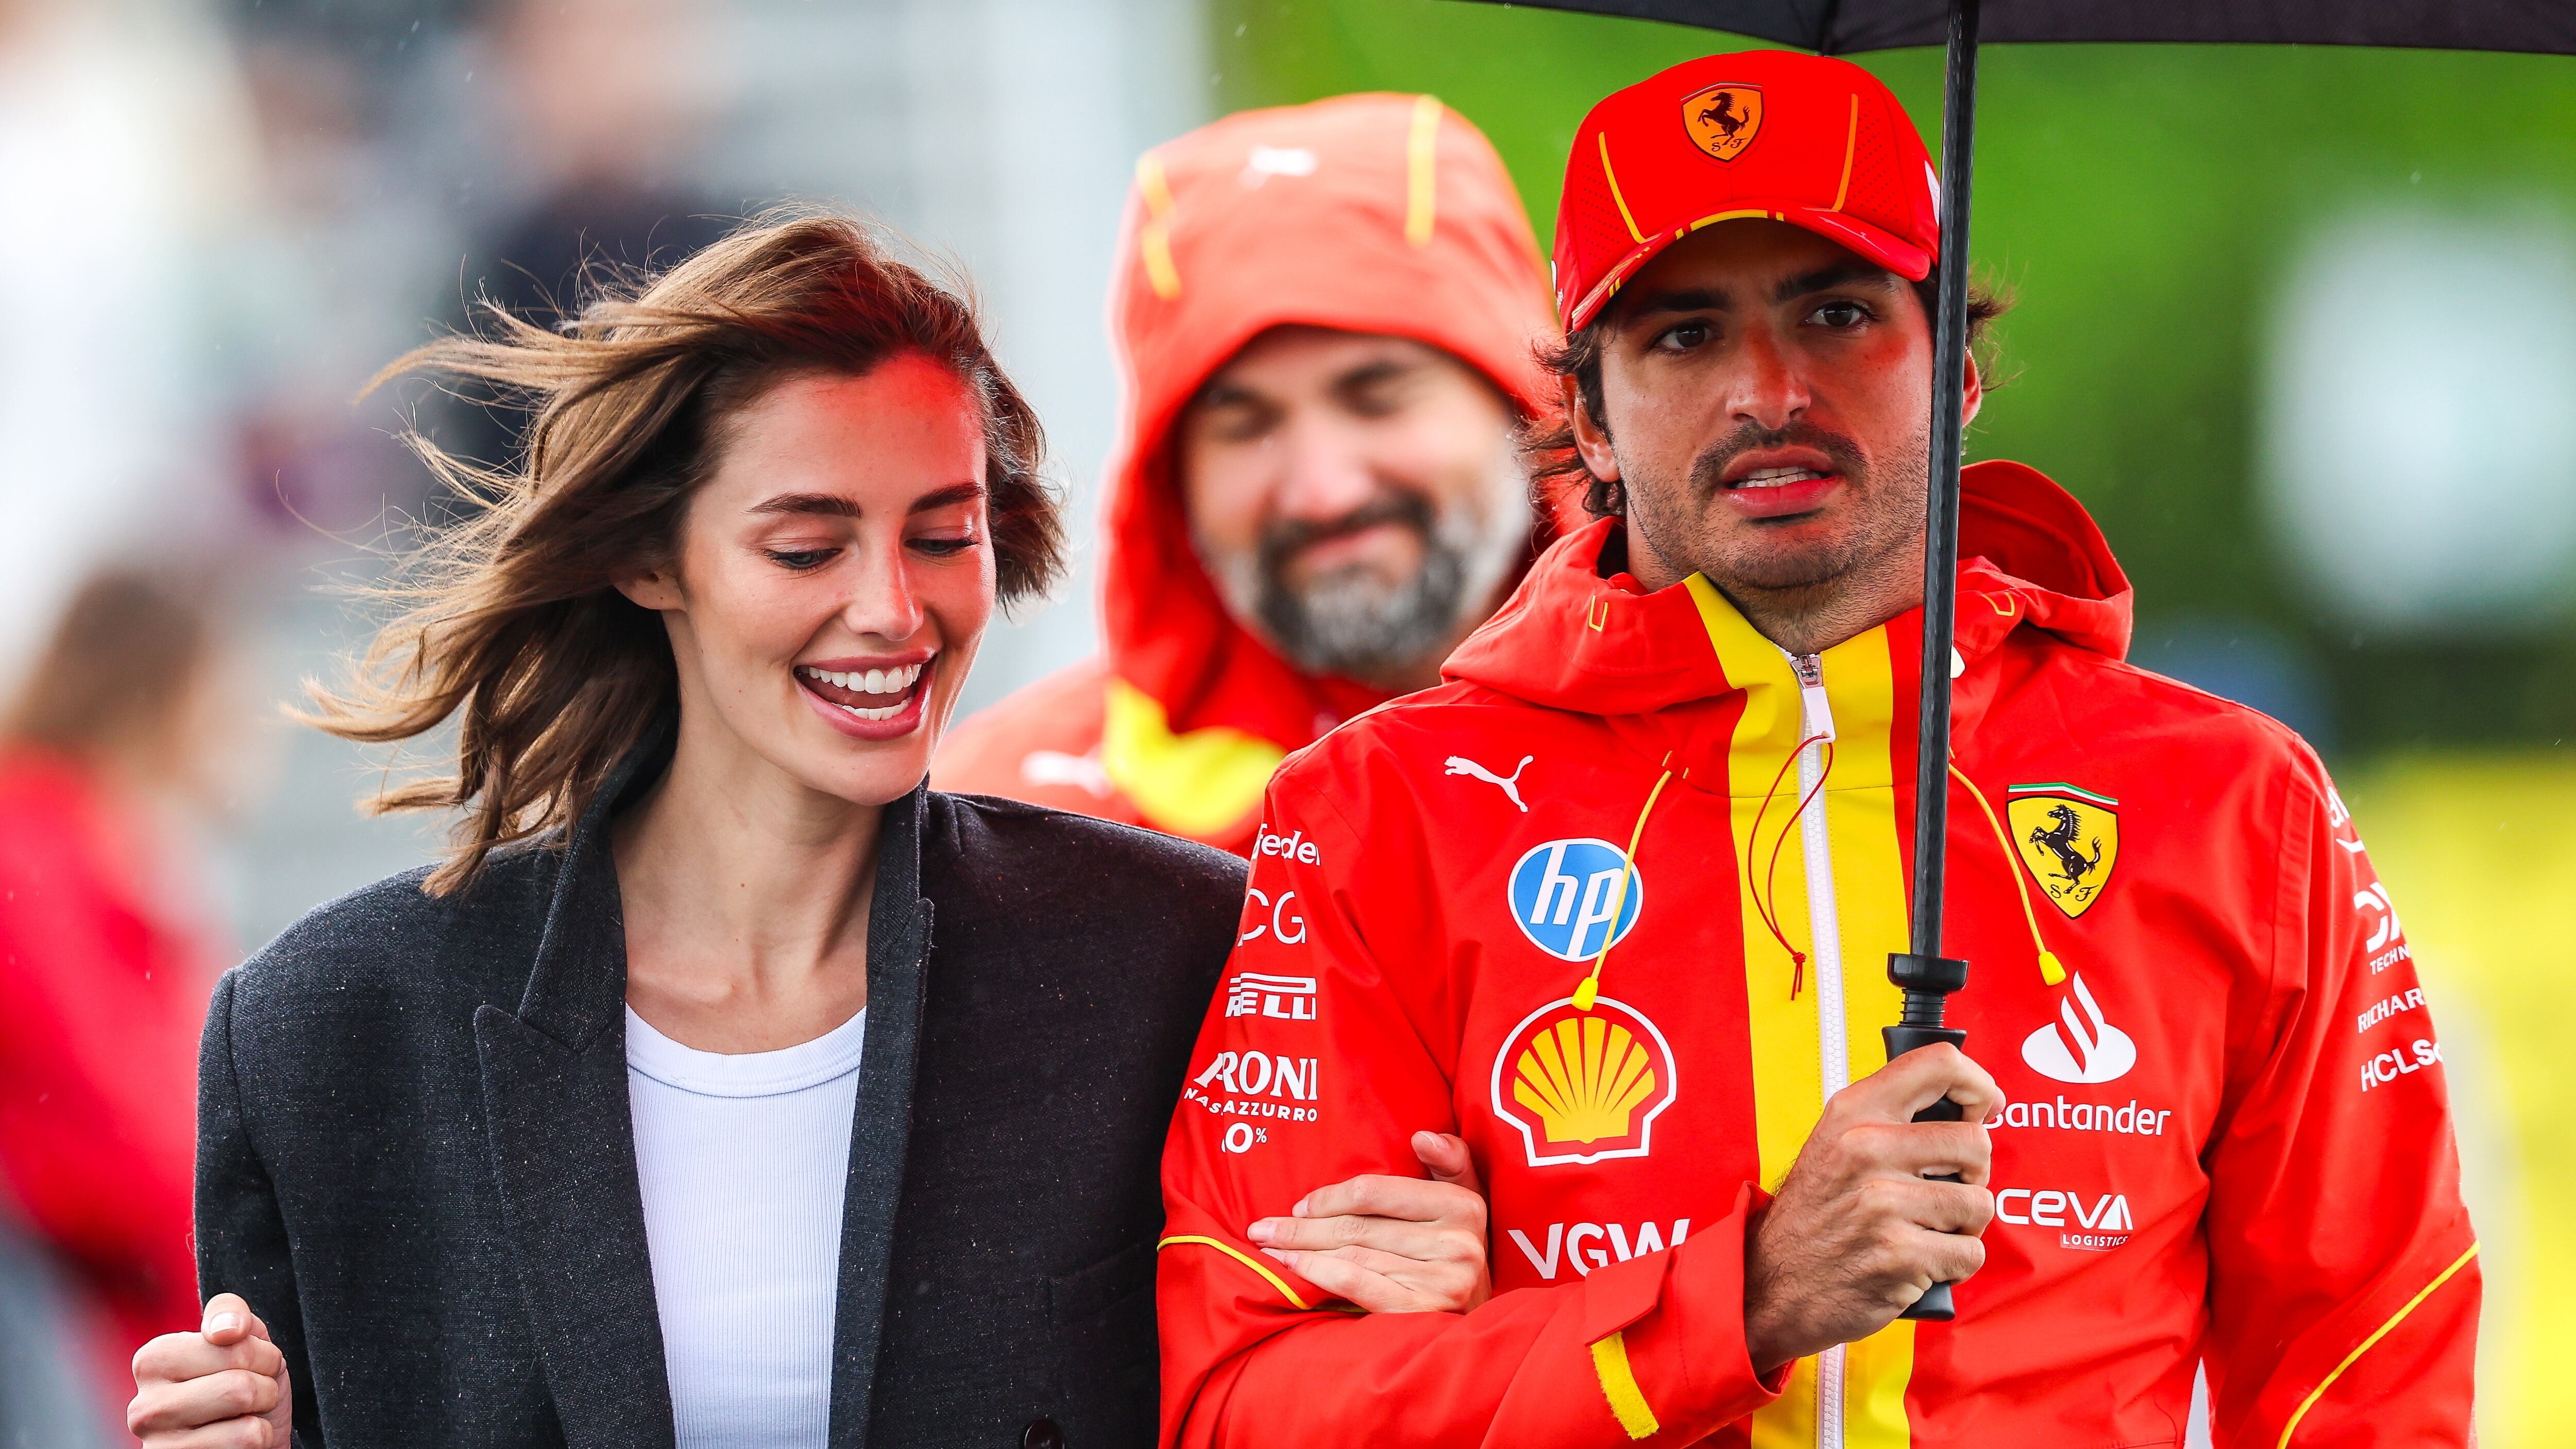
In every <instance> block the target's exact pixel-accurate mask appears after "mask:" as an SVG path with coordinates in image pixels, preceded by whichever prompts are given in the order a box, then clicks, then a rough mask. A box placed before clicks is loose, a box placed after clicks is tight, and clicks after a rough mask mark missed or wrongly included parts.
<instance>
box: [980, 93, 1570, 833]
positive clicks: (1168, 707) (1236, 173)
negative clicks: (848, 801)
mask: <svg viewBox="0 0 2576 1449" xmlns="http://www.w3.org/2000/svg"><path fill="white" fill-rule="evenodd" d="M1119 255H1120V257H1121V259H1122V261H1121V268H1120V271H1119V274H1118V278H1117V280H1116V283H1115V285H1114V288H1113V291H1112V295H1111V297H1110V320H1111V325H1112V328H1113V331H1114V334H1115V341H1116V344H1117V348H1118V354H1119V357H1120V359H1121V361H1122V362H1123V364H1124V367H1125V374H1126V377H1125V380H1126V389H1125V394H1126V397H1125V403H1126V418H1125V427H1124V430H1123V436H1122V439H1121V441H1120V444H1119V446H1118V450H1117V453H1116V455H1115V458H1114V460H1113V462H1112V465H1111V470H1110V484H1109V498H1108V504H1107V509H1106V522H1107V540H1108V546H1107V549H1106V558H1105V561H1104V570H1105V573H1106V575H1107V580H1106V589H1105V609H1104V618H1103V623H1104V630H1103V632H1104V634H1105V636H1106V650H1105V653H1104V654H1103V655H1102V656H1101V657H1099V658H1096V659H1092V660H1088V661H1085V662H1083V663H1081V664H1077V665H1074V666H1072V667H1071V668H1068V669H1065V670H1062V671H1060V672H1058V673H1056V674H1054V675H1052V676H1049V677H1048V678H1046V679H1043V680H1040V681H1039V682H1037V683H1036V684H1033V685H1030V686H1028V687H1027V688H1025V689H1022V690H1020V691H1019V692H1018V693H1016V694H1014V695H1012V696H1011V697H1010V698H1008V699H1006V700H1003V701H1002V702H1001V703H999V704H997V705H995V706H994V707H993V708H991V709H988V710H985V711H984V712H982V713H981V714H979V715H977V716H976V717H975V718H973V719H971V720H969V721H967V722H966V723H965V724H964V725H962V726H961V727H959V728H958V729H957V730H956V731H955V732H954V733H953V734H952V735H951V736H950V737H949V740H948V742H947V744H946V745H945V746H944V747H943V748H942V750H941V753H940V756H939V760H938V762H937V764H936V767H935V769H934V772H933V783H935V784H937V785H938V786H939V787H940V788H942V789H948V790H970V791H983V792H987V793H991V794H999V795H1009V796H1015V797H1017V798H1020V799H1026V800H1033V801H1036V802H1038V803H1041V804H1046V805H1052V806H1056V807H1058V808H1062V809H1068V810H1078V811H1082V812H1084V813H1087V814H1092V815H1100V816H1106V817H1108V818H1110V819H1113V820H1120V821H1124V822H1126V823H1129V824H1137V825H1146V826H1151V827H1153V828H1155V829H1159V830H1165V831H1169V832H1172V833H1174V834H1178V835H1186V836H1191V837H1193V838H1196V839H1199V840H1202V841H1205V842H1207V843H1209V844H1212V845H1217V846H1221V847H1223V848H1225V849H1229V850H1232V851H1235V852H1236V853H1238V854H1248V853H1249V852H1250V851H1251V849H1252V846H1253V828H1254V826H1255V824H1256V823H1257V821H1258V818H1259V808H1258V807H1259V805H1260V800H1261V790H1262V787H1263V786H1264V785H1265V784H1266V783H1268V781H1269V778H1270V774H1271V772H1272V771H1273V770H1274V769H1276V768H1277V767H1278V764H1279V762H1280V760H1281V759H1282V758H1284V757H1285V756H1286V754H1287V753H1288V752H1289V751H1290V750H1293V749H1297V748H1299V747H1301V746H1304V745H1306V744H1308V743H1309V742H1311V741H1313V740H1314V739H1315V738H1316V737H1317V736H1318V735H1320V734H1322V733H1323V732H1324V731H1325V730H1328V729H1330V728H1332V727H1333V726H1334V725H1336V724H1338V723H1340V722H1341V721H1342V720H1344V719H1347V718H1349V717H1350V716H1352V715H1354V714H1357V713H1359V712H1360V711H1362V710H1364V709H1367V708H1369V707H1371V706H1373V705H1376V704H1378V703H1380V702H1382V701H1384V700H1386V699H1388V698H1390V697H1391V696H1393V695H1396V694H1400V693H1403V692H1405V691H1408V690H1412V689H1419V688H1422V687H1424V686H1426V685H1429V684H1432V683H1435V682H1437V680H1438V669H1439V662H1440V660H1441V659H1442V658H1443V657H1445V656H1446V655H1447V654H1448V653H1449V651H1450V650H1451V649H1452V648H1453V647H1454V646H1455V645H1456V644H1457V643H1458V642H1459V641H1460V640H1461V639H1463V638H1464V637H1465V636H1466V634H1467V632H1468V631H1469V630H1470V629H1472V628H1474V627H1475V625H1476V624H1477V623H1479V622H1481V621H1482V620H1483V619H1484V618H1485V616H1486V615H1487V614H1488V613H1490V612H1491V611H1492V610H1493V607H1494V605H1495V604H1496V603H1498V602H1499V601H1500V599H1501V596H1502V593H1503V591H1504V590H1505V589H1507V588H1509V587H1510V585H1511V583H1512V581H1513V579H1514V578H1515V577H1516V576H1517V575H1518V574H1519V572H1520V571H1521V570H1522V569H1523V568H1524V567H1526V565H1527V563H1528V560H1529V558H1530V554H1531V534H1532V529H1531V511H1530V505H1529V502H1528V493H1529V484H1528V478H1527V475H1526V473H1525V472H1524V470H1523V467H1522V465H1521V462H1520V459H1519V457H1518V456H1517V454H1516V452H1515V449H1514V447H1513V432H1514V428H1515V426H1516V424H1517V423H1518V422H1519V421H1520V420H1521V419H1523V418H1525V417H1527V416H1530V415H1531V414H1532V413H1533V412H1534V411H1536V410H1537V409H1538V408H1539V406H1540V404H1541V403H1542V401H1543V400H1546V399H1550V398H1552V397H1553V395H1554V388H1553V384H1552V383H1551V382H1549V380H1548V379H1547V378H1546V376H1545V375H1544V373H1543V372H1542V371H1541V369H1540V368H1539V367H1538V365H1537V361H1536V349H1537V348H1538V347H1539V346H1540V345H1542V344H1544V343H1546V342H1548V341H1550V340H1551V339H1552V338H1553V336H1554V332H1555V327H1554V319H1553V317H1552V316H1551V314H1550V312H1549V308H1548V300H1547V289H1546V284H1545V282H1544V281H1543V280H1542V279H1541V274H1540V271H1539V267H1538V248H1537V244H1536V242H1535V241H1534V240H1533V239H1532V237H1531V235H1530V231H1529V222H1528V220H1527V219H1526V217H1525V216H1524V215H1523V213H1522V210H1521V205H1520V198H1519V196H1518V194H1517V193H1516V192H1514V190H1513V189H1512V184H1511V179H1510V177H1509V176H1508V175H1506V174H1505V172H1504V171H1503V168H1502V163H1501V161H1500V160H1499V159H1498V158H1497V157H1496V156H1495V155H1494V152H1493V148H1492V147H1491V146H1489V145H1488V144H1486V141H1485V138H1484V137H1483V136H1482V135H1481V134H1479V133H1478V132H1477V131H1476V129H1475V127H1473V126H1471V125H1469V124H1468V123H1467V122H1466V121H1465V120H1464V119H1463V118H1461V117H1459V116H1458V115H1456V114H1455V113H1453V112H1450V111H1448V110H1446V109H1445V108H1443V107H1442V106H1441V104H1440V103H1439V102H1438V101H1437V100H1434V99H1433V98H1431V97H1429V96H1398V95H1358V96H1341V97H1336V98H1334V99H1331V100H1325V101H1318V102H1315V103H1313V104H1311V105H1304V106H1291V107H1283V108H1279V109H1275V110H1263V111H1249V112H1245V113H1242V114H1240V115H1234V116H1229V117H1227V118H1225V119H1224V120H1221V121H1218V122H1215V123H1214V124H1211V125H1208V126H1205V127H1202V128H1200V129H1199V130H1197V131H1194V132H1191V133H1190V134H1189V135H1186V136H1183V137H1181V138H1180V139H1178V140H1175V141H1172V142H1170V143H1169V144H1166V145H1164V146H1160V147H1157V148H1156V149H1154V150H1153V151H1150V152H1148V153H1146V155H1145V156H1144V158H1143V159H1142V160H1140V161H1139V162H1138V163H1137V168H1136V186H1135V190H1134V193H1133V195H1132V196H1131V197H1130V199H1129V203H1128V211H1127V222H1126V230H1125V236H1124V239H1123V241H1122V243H1121V246H1120V251H1119Z"/></svg>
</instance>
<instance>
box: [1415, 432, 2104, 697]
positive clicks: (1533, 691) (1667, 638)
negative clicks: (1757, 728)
mask: <svg viewBox="0 0 2576 1449" xmlns="http://www.w3.org/2000/svg"><path fill="white" fill-rule="evenodd" d="M1960 485H1961V504H1960V540H1959V552H1960V555H1961V557H1962V558H1963V559H1964V560H1965V562H1963V563H1962V564H1961V566H1960V573H1959V604H1958V630H1957V636H1956V637H1957V640H1958V648H1959V652H1960V654H1961V656H1962V657H1963V658H1964V659H1965V660H1966V661H1967V663H1968V664H1969V666H1970V668H1971V671H1972V674H1971V678H1973V677H1974V676H1973V669H1974V666H1975V665H1976V663H1977V662H1978V661H1979V660H1981V659H1983V658H1984V657H1986V656H1987V655H1989V654H1992V653H1993V652H1994V651H1995V650H1996V649H1997V648H1999V647H2000V646H2001V645H2002V643H2003V641H2004V639H2005V638H2006V637H2007V636H2009V635H2010V634H2011V633H2012V632H2013V631H2014V630H2016V629H2020V628H2024V627H2029V628H2036V629H2042V630H2045V631H2047V632H2049V633H2051V634H2054V635H2057V636H2058V637H2059V638H2061V639H2063V640H2065V641H2066V642H2068V643H2070V644H2074V645H2076V646H2078V647H2080V648H2085V649H2090V650H2093V651H2095V652H2098V653H2102V654H2107V655H2110V656H2111V657H2113V658H2118V657H2120V656H2121V655H2122V654H2124V653H2126V652H2127V649H2128V644H2129V627H2130V617H2131V600H2132V595H2131V592H2130V589H2129V581H2128V578H2127V577H2126V576H2125V575H2124V574H2122V573H2121V571H2120V566H2119V563H2118V562H2117V561H2116V560H2114V559H2113V558H2112V557H2111V551H2110V547H2109V545H2107V544H2106V543H2104V542H2103V539H2102V534H2101V530H2100V529H2098V528H2096V527H2095V526H2094V524H2093V520H2092V518H2091V517H2090V516H2089V515H2087V514H2086V513H2085V511H2084V508H2083V505H2081V504H2079V503H2077V502H2076V501H2075V499H2074V498H2072V497H2070V496H2069V495H2068V494H2067V493H2066V492H2065V491H2064V490H2062V489H2060V488H2059V487H2058V486H2057V485H2056V484H2054V483H2052V482H2050V481H2049V480H2048V479H2047V478H2045V477H2043V476H2041V475H2040V474H2039V473H2038V472H2037V471H2036V470H2034V469H2031V468H2027V467H2024V466H2023V465H2021V464H2019V463H2005V462H1988V463H1979V464H1976V465H1974V466H1972V467H1970V468H1969V469H1967V470H1966V472H1965V473H1963V474H1962V475H1961V479H1960ZM1618 527H1619V521H1618V520H1617V519H1610V518H1605V519H1601V520H1598V521H1596V522H1594V523H1593V524H1591V525H1589V526H1588V527H1586V528H1584V529H1583V530H1581V531H1580V532H1578V533H1574V534H1572V535H1569V536H1568V537H1566V538H1564V539H1562V540H1559V541H1558V542H1557V543H1556V544H1555V546H1553V547H1551V548H1550V549H1549V550H1548V551H1547V552H1546V553H1545V554H1544V555H1542V556H1541V557H1540V559H1539V561H1538V563H1537V565H1536V566H1534V567H1533V568H1532V569H1531V570H1530V573H1529V576H1528V577H1527V578H1526V579H1524V580H1523V581H1522V583H1521V586H1520V588H1519V589H1517V590H1515V591H1514V592H1513V594H1512V597H1511V599H1510V600H1509V601H1508V602H1507V603H1505V604H1504V606H1503V607H1502V609H1501V610H1499V611H1497V612H1496V613H1495V615H1494V617H1493V618H1492V619H1490V620H1488V621H1486V623H1485V625H1484V626H1483V627H1482V628H1480V629H1478V630H1477V631H1476V632H1475V633H1474V634H1473V635H1470V636H1469V637H1468V639H1467V642H1466V643H1464V644H1461V645H1460V646H1458V651H1457V652H1456V653H1455V654H1452V655H1451V656H1450V657H1449V661H1448V663H1447V664H1446V665H1444V666H1443V667H1442V670H1441V672H1442V674H1443V675H1444V676H1445V677H1447V678H1450V679H1457V680H1462V681H1465V682H1467V683H1471V684H1479V685H1483V686H1485V687H1486V688H1489V689H1494V690H1497V691H1500V692H1501V693H1504V694H1508V695H1512V696H1514V697H1515V698H1519V699H1524V700H1527V701H1529V702H1530V703H1533V704H1540V705H1546V706H1548V707H1550V708H1554V709H1566V710H1574V711H1578V712H1580V713H1584V714H1594V715H1631V714H1647V713H1652V712H1654V711H1656V710H1661V709H1665V708H1668V707H1671V706H1674V705H1680V704H1686V703H1689V702H1691V701H1693V700H1700V699H1708V698H1712V697H1714V696H1717V695H1720V694H1726V693H1730V692H1734V691H1737V690H1745V689H1751V688H1756V687H1758V685H1759V684H1760V683H1761V682H1762V681H1761V678H1760V677H1756V676H1754V675H1748V677H1741V678H1731V677H1730V676H1729V672H1728V660H1727V659H1725V658H1723V657H1721V653H1720V651H1719V650H1717V649H1715V648H1713V647H1712V644H1711V639H1712V635H1711V632H1710V630H1709V629H1708V627H1707V620H1706V616H1705V613H1704V608H1705V606H1706V604H1707V602H1708V601H1707V598H1706V597H1705V596H1706V595H1709V594H1712V593H1713V592H1714V591H1712V590H1709V589H1708V588H1707V586H1706V584H1705V583H1704V582H1702V581H1699V580H1697V579H1691V580H1685V581H1683V582H1682V583H1678V584H1674V585H1672V586H1671V587H1669V588H1665V589H1659V590H1655V591H1653V592H1648V591H1645V590H1643V589H1640V588H1638V587H1637V586H1636V584H1635V582H1634V581H1633V580H1631V579H1629V578H1628V577H1627V575H1625V574H1619V575H1617V576H1616V577H1613V578H1604V577H1602V575H1601V571H1600V563H1601V555H1602V550H1603V548H1604V547H1605V546H1606V545H1607V544H1608V543H1609V542H1610V540H1611V539H1612V537H1613V535H1614V531H1615V530H1616V529H1617V528H1618ZM1730 612H1731V610H1730ZM1921 614H1922V611H1921V610H1920V609H1909V610H1907V611H1906V612H1905V613H1903V614H1900V615H1898V616H1897V617H1896V618H1895V619H1893V620H1891V621H1889V624H1888V626H1887V627H1888V631H1889V634H1890V637H1891V638H1912V639H1919V638H1920V637H1921V632H1920V631H1921V627H1922V625H1921ZM1760 654H1761V651H1747V652H1746V653H1745V654H1744V655H1742V656H1741V657H1740V658H1739V659H1738V660H1737V662H1736V672H1737V673H1738V674H1739V675H1746V674H1747V671H1746V669H1745V661H1746V660H1753V661H1755V662H1756V663H1758V664H1759V665H1760V666H1761V669H1760V670H1759V671H1757V675H1767V674H1769V673H1772V672H1775V671H1772V670H1771V668H1770V666H1771V665H1773V664H1776V663H1777V661H1776V660H1771V659H1766V658H1761V657H1760Z"/></svg>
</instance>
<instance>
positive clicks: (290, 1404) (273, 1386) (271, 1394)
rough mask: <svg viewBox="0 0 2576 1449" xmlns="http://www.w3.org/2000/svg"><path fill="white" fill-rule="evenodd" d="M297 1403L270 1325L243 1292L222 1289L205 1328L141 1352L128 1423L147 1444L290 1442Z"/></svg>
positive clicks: (156, 1448) (166, 1447) (147, 1447)
mask: <svg viewBox="0 0 2576 1449" xmlns="http://www.w3.org/2000/svg"><path fill="white" fill-rule="evenodd" d="M294 1407H295V1395H294V1394H293V1393H292V1392H291V1390H290V1387H289V1385H288V1383H287V1381H286V1355H285V1354H282V1353H280V1352H278V1350H277V1345H276V1344H274V1343H271V1342H269V1338H268V1325H267V1324H265V1323H262V1322H260V1321H259V1317H258V1315H256V1314H254V1313H252V1312H251V1311H250V1305H249V1304H247V1303H244V1302H243V1301H242V1300H241V1298H240V1297H239V1296H238V1295H236V1294H232V1293H218V1294H216V1295H215V1296H214V1297H212V1298H209V1299H207V1300H206V1321H205V1328H204V1330H203V1331H202V1332H198V1333H165V1334H163V1335H161V1336H160V1337H159V1338H156V1339H154V1340H152V1341H151V1342H150V1343H147V1344H145V1345H143V1347H142V1349H141V1350H140V1351H138V1352H137V1353H136V1354H135V1355H134V1402H133V1403H132V1404H129V1405H127V1406H126V1410H125V1427H126V1428H128V1429H130V1430H132V1431H133V1433H134V1437H135V1438H137V1439H140V1440H142V1441H143V1449H287V1418H288V1415H289V1414H290V1413H291V1412H292V1411H293V1409H294Z"/></svg>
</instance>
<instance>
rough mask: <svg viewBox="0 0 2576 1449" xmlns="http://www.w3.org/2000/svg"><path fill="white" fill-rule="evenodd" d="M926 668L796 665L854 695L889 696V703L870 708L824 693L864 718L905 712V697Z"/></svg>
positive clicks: (823, 682)
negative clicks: (842, 667)
mask: <svg viewBox="0 0 2576 1449" xmlns="http://www.w3.org/2000/svg"><path fill="white" fill-rule="evenodd" d="M926 667H927V665H926V664H898V665H896V666H894V667H893V668H891V669H851V670H838V669H817V668H815V667H814V666H812V665H810V664H800V665H798V666H796V672H797V673H798V674H800V675H802V676H804V677H805V678H806V679H807V680H808V681H810V682H812V683H814V684H820V685H829V686H830V687H831V688H833V689H836V690H846V691H848V692H849V693H851V694H873V695H879V696H885V697H888V702H887V703H886V704H885V705H883V706H881V707H870V706H867V705H858V704H851V703H847V702H845V701H843V700H839V699H831V696H829V695H825V696H824V697H825V698H826V699H831V702H832V703H833V704H835V705H838V706H839V707H840V708H842V709H844V710H847V711H849V712H850V713H851V714H853V715H856V716H857V717H858V718H860V719H892V718H894V717H895V716H896V715H898V714H901V713H903V709H904V705H905V704H906V703H907V700H906V698H905V696H907V695H909V694H910V693H911V691H912V687H913V685H914V683H915V682H916V681H918V680H919V679H920V678H921V671H922V670H923V669H924V668H926Z"/></svg>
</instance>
